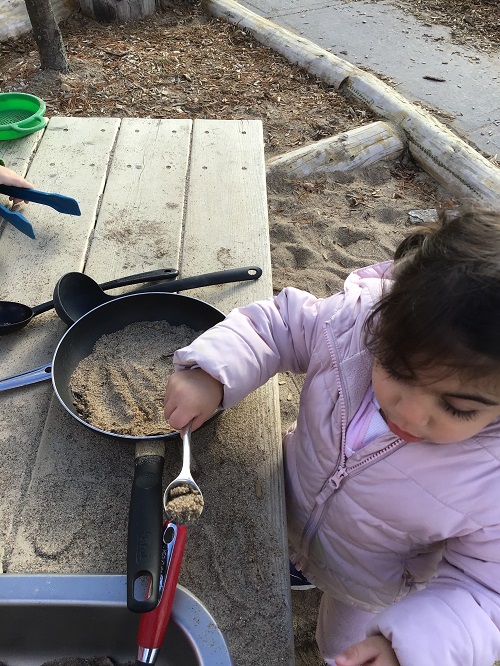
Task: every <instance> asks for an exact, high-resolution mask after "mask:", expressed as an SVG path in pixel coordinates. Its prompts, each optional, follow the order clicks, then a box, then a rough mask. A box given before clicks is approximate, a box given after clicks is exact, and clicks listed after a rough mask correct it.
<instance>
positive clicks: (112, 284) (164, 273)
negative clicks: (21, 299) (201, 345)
mask: <svg viewBox="0 0 500 666" xmlns="http://www.w3.org/2000/svg"><path fill="white" fill-rule="evenodd" d="M178 274H179V271H178V270H177V269H175V268H160V269H158V270H155V271H147V272H146V273H136V274H135V275H128V276H126V277H123V278H118V279H116V280H110V281H109V282H104V283H103V284H101V285H100V289H101V290H102V289H114V288H116V287H125V286H126V285H128V284H138V283H139V282H150V281H152V280H161V279H170V280H173V279H174V278H175V277H176V276H177V275H178ZM78 275H80V273H78ZM92 282H93V280H92ZM96 284H97V283H96ZM53 307H54V301H47V302H46V303H41V304H40V305H35V306H34V307H32V308H30V307H29V306H28V305H24V303H15V302H14V301H0V335H6V334H7V333H13V332H14V331H18V330H19V329H21V328H24V326H26V325H27V324H29V322H30V321H31V320H32V319H33V317H36V315H39V314H42V312H48V311H49V310H52V308H53ZM70 323H73V322H70Z"/></svg>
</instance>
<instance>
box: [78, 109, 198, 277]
mask: <svg viewBox="0 0 500 666" xmlns="http://www.w3.org/2000/svg"><path fill="white" fill-rule="evenodd" d="M191 127H192V122H191V121H190V120H154V119H138V118H129V119H124V120H123V121H122V125H121V128H120V133H119V135H118V140H117V142H116V146H115V150H114V154H113V160H112V164H111V169H110V173H109V177H108V182H107V184H106V190H105V192H104V196H103V199H102V203H101V207H100V211H99V216H98V219H97V224H96V228H95V232H94V238H93V240H92V245H91V248H90V252H89V255H88V259H87V264H86V267H85V272H87V273H88V274H89V275H91V276H92V277H94V279H99V281H101V280H104V279H106V280H107V279H112V278H115V277H120V276H121V275H127V274H128V273H134V272H139V271H142V270H149V269H151V270H152V269H153V268H168V267H174V268H175V267H178V265H179V260H180V258H179V254H180V242H181V232H182V221H183V216H184V196H185V187H186V178H187V168H188V160H189V151H190V142H191Z"/></svg>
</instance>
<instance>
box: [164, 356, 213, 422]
mask: <svg viewBox="0 0 500 666" xmlns="http://www.w3.org/2000/svg"><path fill="white" fill-rule="evenodd" d="M223 394H224V389H223V386H222V384H221V383H220V382H219V381H218V380H217V379H214V378H213V377H212V376H211V375H209V374H208V373H207V372H205V371H204V370H202V369H201V368H195V369H194V370H183V371H182V372H174V374H173V375H171V377H170V378H169V380H168V382H167V389H166V391H165V402H164V408H165V409H164V411H165V418H166V419H167V420H168V421H169V423H170V425H171V426H172V428H175V429H176V430H181V429H182V428H184V426H186V425H187V424H188V423H189V422H190V421H193V426H192V429H193V430H196V429H197V428H199V427H200V426H201V425H202V424H203V423H204V422H205V421H206V420H207V419H209V418H210V417H211V416H212V414H213V413H214V412H215V410H216V409H217V407H218V406H219V405H220V403H221V401H222V396H223Z"/></svg>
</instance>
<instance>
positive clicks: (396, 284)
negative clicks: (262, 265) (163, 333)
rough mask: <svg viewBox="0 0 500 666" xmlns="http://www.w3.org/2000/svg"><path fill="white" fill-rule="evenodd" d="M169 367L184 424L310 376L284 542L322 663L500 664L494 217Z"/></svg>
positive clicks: (455, 221)
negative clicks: (313, 597)
mask: <svg viewBox="0 0 500 666" xmlns="http://www.w3.org/2000/svg"><path fill="white" fill-rule="evenodd" d="M175 364H176V370H177V371H178V372H176V373H175V374H174V375H173V376H172V377H171V379H170V381H169V382H168V385H167V390H166V396H165V415H166V417H167V418H168V419H169V421H170V423H171V424H172V426H173V427H174V428H178V429H181V428H183V427H184V426H185V425H186V424H187V423H188V422H189V421H191V420H193V427H194V428H197V427H199V426H200V425H201V424H202V423H203V422H204V421H205V420H206V419H207V418H208V417H209V416H210V415H211V414H212V413H213V411H214V410H215V409H216V407H218V406H219V404H222V406H223V407H224V408H229V407H232V406H233V405H236V403H238V402H239V401H240V400H241V399H242V398H244V397H245V396H246V395H247V394H248V393H249V392H250V391H253V390H254V389H256V388H257V387H258V386H260V385H261V384H263V383H264V382H266V381H267V380H268V379H269V378H270V377H272V376H273V375H275V374H276V373H278V372H285V371H291V372H296V373H299V372H300V373H306V379H305V384H304V388H303V390H302V394H301V399H300V407H299V413H298V419H297V422H296V423H295V424H294V425H293V426H292V428H291V429H290V430H289V432H288V433H287V434H286V436H285V439H284V453H285V480H286V491H287V518H288V533H289V544H290V559H291V561H292V562H293V563H294V564H295V565H296V567H297V569H299V570H301V571H302V572H303V574H304V576H305V577H306V578H307V579H308V580H309V581H310V582H311V583H312V584H314V585H316V586H317V587H318V588H320V589H321V590H322V591H323V593H324V594H323V596H322V600H321V606H320V612H319V618H318V624H317V632H316V637H317V641H318V644H319V647H320V649H321V652H322V654H323V657H324V659H325V662H326V664H330V665H334V664H335V665H336V666H360V664H364V666H367V665H368V664H372V665H374V666H397V665H398V664H399V665H400V666H431V665H436V666H437V665H439V666H492V665H493V662H494V661H495V660H496V659H499V658H500V213H497V212H492V211H479V212H463V213H461V214H460V215H459V216H456V217H453V218H452V219H447V218H445V216H444V215H443V216H442V217H441V219H440V223H439V225H437V226H436V227H435V228H432V229H420V230H419V231H418V232H417V233H416V234H415V235H413V236H410V237H409V238H408V239H407V240H405V241H403V243H402V244H401V245H400V246H399V248H398V249H397V251H396V255H395V261H394V263H393V262H385V263H382V264H379V265H375V266H369V267H367V268H363V269H360V270H357V271H355V272H354V273H352V274H351V275H350V276H349V277H348V278H347V280H346V282H345V287H344V290H343V291H342V292H341V293H339V294H336V295H334V296H331V297H330V298H326V299H318V298H315V297H314V296H312V295H311V294H308V293H305V292H303V291H300V290H298V289H294V288H287V289H284V290H283V291H282V292H281V293H280V294H278V295H277V296H276V297H274V298H271V299H268V300H266V301H262V302H257V303H253V304H251V305H248V306H246V307H242V308H239V309H237V310H234V311H233V312H231V314H230V315H229V316H228V317H227V318H226V319H225V320H224V321H223V322H221V323H220V324H218V325H217V326H215V327H214V328H212V329H210V330H209V331H207V332H206V333H205V334H203V335H202V336H200V337H199V338H198V339H197V340H195V342H193V343H192V344H191V345H190V346H189V347H186V348H184V349H181V350H180V351H178V352H176V355H175ZM192 366H195V367H194V368H192ZM181 370H184V371H185V372H180V371H181ZM186 370H189V371H186Z"/></svg>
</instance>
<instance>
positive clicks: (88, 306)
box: [53, 266, 262, 325]
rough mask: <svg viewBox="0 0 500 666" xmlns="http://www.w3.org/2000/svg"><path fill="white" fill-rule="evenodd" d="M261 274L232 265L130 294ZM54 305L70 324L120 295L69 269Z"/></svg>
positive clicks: (56, 291)
mask: <svg viewBox="0 0 500 666" xmlns="http://www.w3.org/2000/svg"><path fill="white" fill-rule="evenodd" d="M261 275H262V268H259V267H258V266H246V267H245V268H232V269H230V270H227V271H217V272H216V273H205V274H203V275H194V276H193V277H188V278H181V279H180V280H172V281H171V282H159V283H157V284H154V285H150V286H148V287H141V288H140V289H134V290H133V291H131V292H128V293H131V294H140V293H143V292H154V291H161V292H167V293H176V292H178V291H184V290H186V289H196V288H198V287H208V286H209V285H215V284H225V283H227V282H241V281H243V280H256V279H257V278H259V277H260V276H261ZM53 298H54V307H55V309H56V312H57V314H58V315H59V317H60V318H61V319H62V320H63V321H64V322H65V323H66V324H68V325H71V324H74V323H75V321H78V319H80V318H81V317H83V315H84V314H87V312H90V310H93V309H94V308H96V307H97V306H99V305H103V304H104V303H107V302H108V301H112V300H114V299H115V298H119V296H110V295H109V294H105V293H104V291H103V290H102V288H101V287H100V286H99V285H98V284H97V282H96V281H95V280H93V279H92V278H91V277H89V276H88V275H85V273H77V272H73V273H66V275H63V276H62V278H60V279H59V281H58V283H57V284H56V287H55V289H54V296H53Z"/></svg>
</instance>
